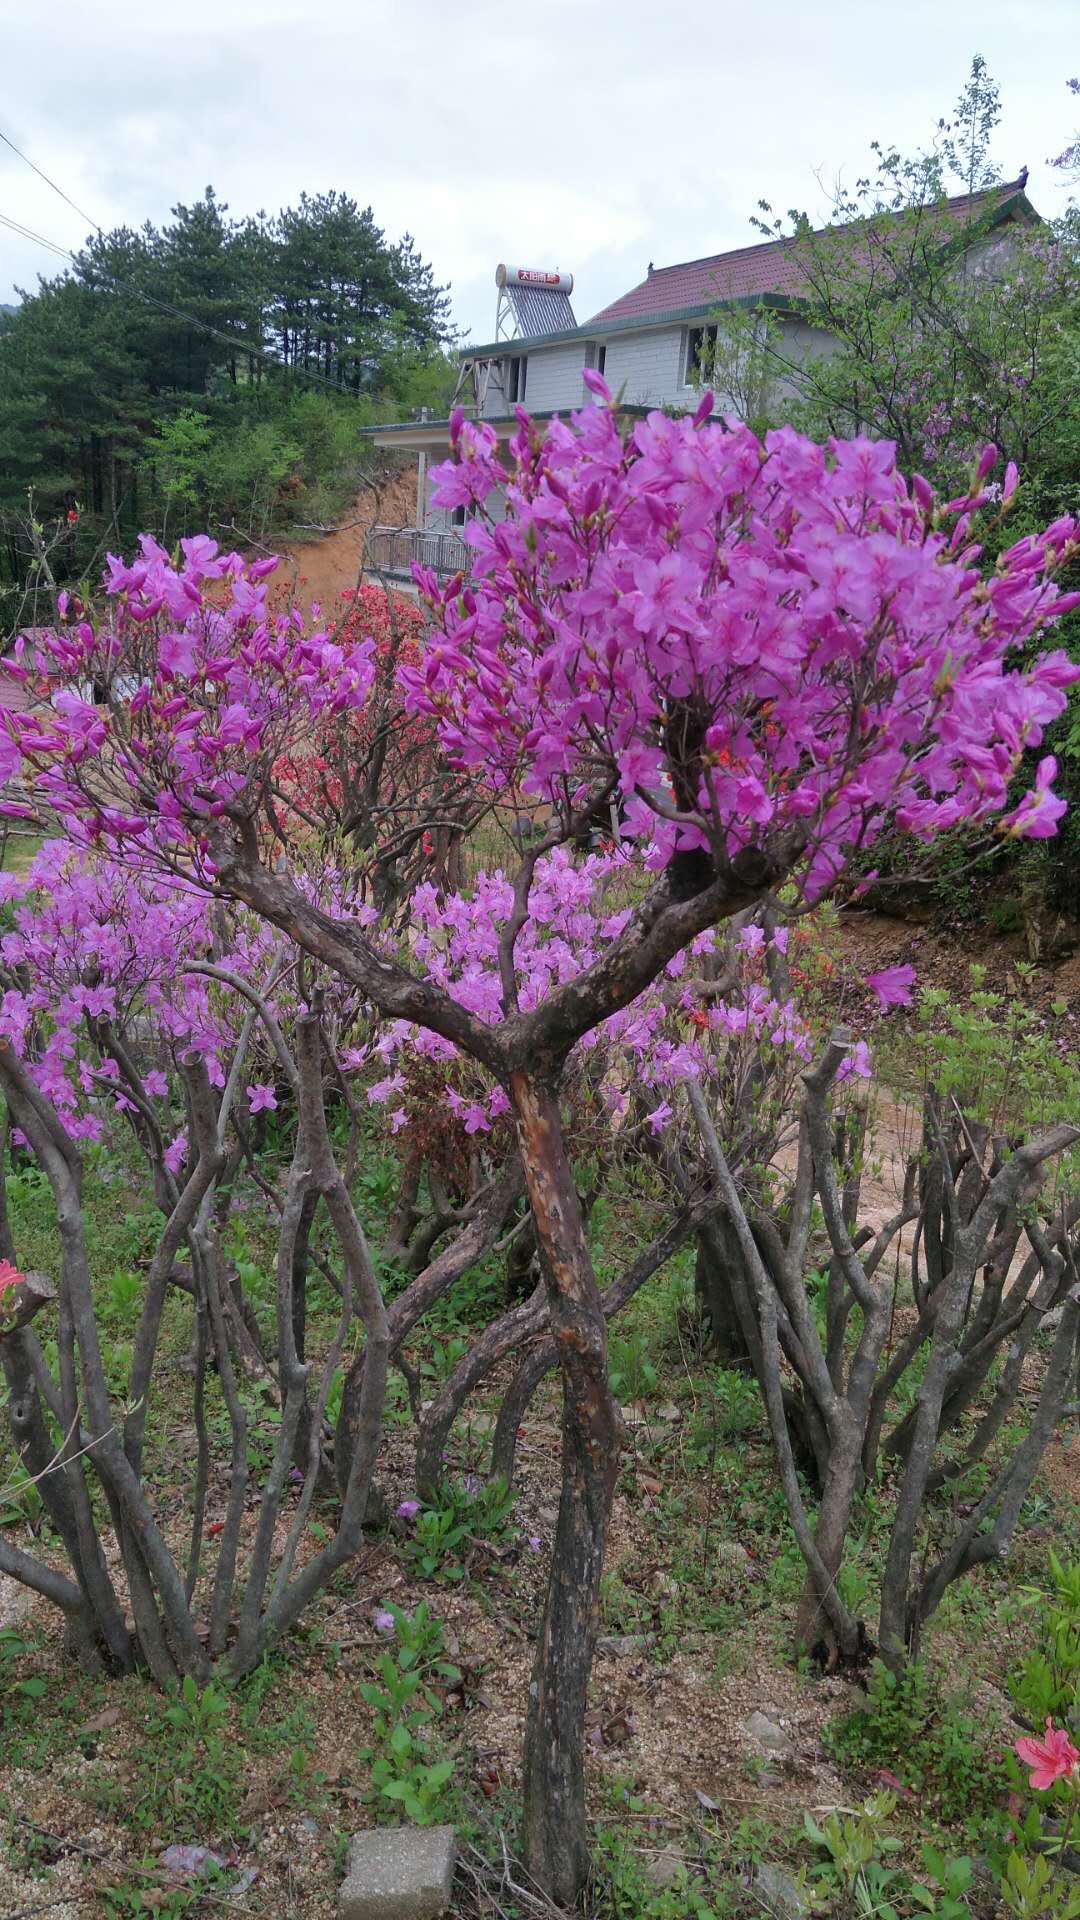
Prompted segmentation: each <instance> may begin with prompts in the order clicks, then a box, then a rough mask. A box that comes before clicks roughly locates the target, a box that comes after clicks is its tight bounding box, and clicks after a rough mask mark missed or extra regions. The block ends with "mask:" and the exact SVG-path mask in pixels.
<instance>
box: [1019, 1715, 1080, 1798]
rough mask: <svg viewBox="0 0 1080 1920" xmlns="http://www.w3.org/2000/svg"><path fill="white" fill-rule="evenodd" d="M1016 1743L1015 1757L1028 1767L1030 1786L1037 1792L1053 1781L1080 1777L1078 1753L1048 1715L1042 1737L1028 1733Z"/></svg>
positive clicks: (1050, 1785)
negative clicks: (1037, 1737) (1028, 1734)
mask: <svg viewBox="0 0 1080 1920" xmlns="http://www.w3.org/2000/svg"><path fill="white" fill-rule="evenodd" d="M1015 1745H1016V1752H1017V1756H1018V1757H1019V1759H1021V1760H1022V1761H1023V1763H1024V1765H1025V1767H1030V1769H1031V1777H1030V1785H1031V1786H1033V1787H1034V1788H1035V1790H1036V1792H1037V1793H1045V1792H1046V1790H1047V1788H1048V1787H1052V1786H1053V1784H1054V1782H1055V1780H1066V1779H1068V1778H1070V1777H1072V1778H1074V1779H1076V1778H1077V1777H1078V1776H1080V1753H1078V1752H1077V1750H1076V1748H1075V1747H1074V1746H1073V1743H1072V1741H1071V1740H1070V1739H1069V1736H1068V1734H1067V1733H1066V1732H1065V1730H1064V1728H1062V1727H1055V1725H1054V1723H1053V1721H1052V1720H1051V1718H1050V1716H1049V1714H1048V1715H1047V1718H1046V1732H1045V1733H1044V1734H1043V1737H1042V1739H1041V1740H1038V1739H1036V1738H1035V1737H1034V1735H1030V1736H1025V1737H1024V1738H1023V1739H1022V1740H1017V1741H1016V1743H1015Z"/></svg>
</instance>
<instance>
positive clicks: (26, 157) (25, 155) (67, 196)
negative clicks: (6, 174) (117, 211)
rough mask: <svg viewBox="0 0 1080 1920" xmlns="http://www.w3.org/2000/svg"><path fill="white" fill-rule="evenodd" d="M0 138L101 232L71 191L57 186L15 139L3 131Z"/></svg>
mask: <svg viewBox="0 0 1080 1920" xmlns="http://www.w3.org/2000/svg"><path fill="white" fill-rule="evenodd" d="M0 140H2V141H3V143H4V145H5V147H10V148H11V151H12V153H17V154H18V156H19V159H20V160H24V161H25V162H26V165H27V166H28V167H29V168H30V169H31V171H32V172H33V173H36V174H37V177H38V179H39V180H44V182H45V185H46V186H47V187H51V188H52V190H53V192H54V193H58V194H59V195H60V198H61V200H66V201H67V203H68V206H69V207H70V208H71V209H72V211H73V212H74V213H77V214H78V216H79V219H80V220H87V221H89V223H90V225H91V226H92V227H93V229H94V232H95V233H100V232H101V228H100V226H99V225H98V222H97V221H96V220H93V219H91V218H90V215H89V214H88V213H87V211H86V208H85V207H80V206H79V205H78V204H77V203H76V202H75V201H74V200H73V199H72V198H71V195H70V194H69V193H65V192H64V189H63V187H58V186H57V184H56V181H55V180H50V178H49V176H48V174H47V173H43V172H42V170H41V168H40V167H38V166H35V164H34V162H33V161H32V160H31V158H30V155H29V154H28V153H24V152H23V150H22V148H21V147H17V146H16V145H15V142H14V140H9V139H8V136H7V134H6V133H4V132H3V131H0Z"/></svg>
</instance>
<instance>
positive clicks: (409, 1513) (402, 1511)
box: [397, 1500, 420, 1520]
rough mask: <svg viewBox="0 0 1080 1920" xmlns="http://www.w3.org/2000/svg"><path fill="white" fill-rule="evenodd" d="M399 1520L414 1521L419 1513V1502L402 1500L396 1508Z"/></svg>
mask: <svg viewBox="0 0 1080 1920" xmlns="http://www.w3.org/2000/svg"><path fill="white" fill-rule="evenodd" d="M397 1511H398V1519H399V1520H415V1519H416V1516H417V1514H418V1513H419V1511H420V1502H419V1500H402V1501H401V1502H400V1504H399V1506H398V1510H397Z"/></svg>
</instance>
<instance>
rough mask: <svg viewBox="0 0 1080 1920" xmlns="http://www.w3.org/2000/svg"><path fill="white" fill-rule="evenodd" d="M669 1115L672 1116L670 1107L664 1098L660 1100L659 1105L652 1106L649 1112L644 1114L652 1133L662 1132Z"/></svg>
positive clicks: (669, 1117)
mask: <svg viewBox="0 0 1080 1920" xmlns="http://www.w3.org/2000/svg"><path fill="white" fill-rule="evenodd" d="M671 1116H672V1109H671V1108H670V1107H669V1106H668V1103H667V1101H666V1100H661V1102H660V1105H659V1106H658V1107H654V1108H653V1110H652V1112H651V1113H647V1114H646V1115H645V1118H646V1120H647V1121H648V1123H649V1128H650V1130H651V1131H652V1132H653V1133H663V1131H664V1128H665V1127H666V1126H667V1123H668V1121H669V1120H670V1119H671Z"/></svg>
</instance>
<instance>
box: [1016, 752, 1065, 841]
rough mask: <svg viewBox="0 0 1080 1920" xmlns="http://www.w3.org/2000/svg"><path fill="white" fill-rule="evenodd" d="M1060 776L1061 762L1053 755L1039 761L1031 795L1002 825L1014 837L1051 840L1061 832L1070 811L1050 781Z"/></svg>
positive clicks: (1026, 794) (1050, 754) (1024, 799)
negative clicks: (1061, 826) (1022, 836)
mask: <svg viewBox="0 0 1080 1920" xmlns="http://www.w3.org/2000/svg"><path fill="white" fill-rule="evenodd" d="M1056 773H1057V761H1056V760H1055V758H1054V756H1053V754H1052V753H1048V754H1047V755H1046V757H1045V759H1042V760H1040V761H1039V764H1038V767H1037V768H1036V770H1035V785H1034V786H1033V787H1032V789H1031V791H1030V793H1025V795H1024V797H1023V799H1022V800H1021V802H1020V805H1019V806H1018V807H1014V808H1013V810H1012V812H1011V813H1007V814H1005V815H1004V817H1003V819H1002V821H1001V825H1002V828H1003V830H1004V831H1005V832H1006V833H1008V834H1010V835H1016V834H1023V835H1025V836H1026V837H1027V839H1029V840H1050V839H1052V838H1053V836H1054V834H1055V833H1056V832H1057V823H1058V821H1059V820H1060V819H1061V816H1062V814H1063V813H1065V812H1066V811H1067V807H1066V803H1065V801H1064V800H1059V799H1058V796H1057V794H1056V793H1054V792H1052V790H1051V786H1050V782H1051V781H1052V780H1053V779H1054V776H1055V775H1056Z"/></svg>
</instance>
